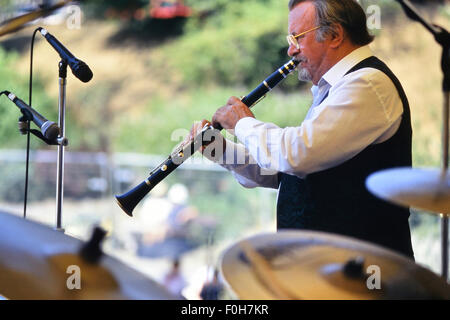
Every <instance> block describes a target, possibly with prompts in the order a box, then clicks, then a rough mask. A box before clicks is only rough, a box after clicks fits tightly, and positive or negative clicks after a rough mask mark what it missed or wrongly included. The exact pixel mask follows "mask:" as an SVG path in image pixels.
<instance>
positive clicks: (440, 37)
mask: <svg viewBox="0 0 450 320" xmlns="http://www.w3.org/2000/svg"><path fill="white" fill-rule="evenodd" d="M397 2H399V3H400V5H401V6H402V8H403V10H404V11H405V13H406V15H407V16H408V17H409V18H410V19H412V20H414V21H417V22H419V23H421V24H422V25H423V26H424V27H425V28H426V29H427V30H428V31H430V32H431V34H433V36H434V39H435V40H436V42H437V43H438V44H439V45H440V46H441V47H442V57H441V69H442V73H443V76H444V78H443V81H442V91H443V94H444V106H443V132H442V177H445V176H446V172H447V170H448V160H449V158H448V150H449V102H450V100H449V97H450V96H449V93H450V34H449V33H448V31H447V30H445V29H444V28H442V27H440V26H437V25H434V24H433V25H431V24H430V23H428V22H427V21H425V19H424V18H422V17H421V16H420V14H419V13H418V12H417V10H416V9H415V8H414V6H413V5H412V4H411V3H410V2H409V1H408V0H397ZM448 214H450V212H445V213H441V234H442V242H441V247H442V277H443V278H444V279H445V280H446V281H447V279H448Z"/></svg>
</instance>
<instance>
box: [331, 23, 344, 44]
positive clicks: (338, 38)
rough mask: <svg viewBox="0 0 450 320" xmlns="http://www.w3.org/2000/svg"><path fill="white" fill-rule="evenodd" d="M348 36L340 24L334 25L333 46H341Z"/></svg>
mask: <svg viewBox="0 0 450 320" xmlns="http://www.w3.org/2000/svg"><path fill="white" fill-rule="evenodd" d="M345 37H346V34H345V30H344V28H343V27H342V25H340V24H335V25H333V32H332V33H331V42H330V47H331V48H335V49H336V48H339V46H340V45H341V44H342V42H344V39H345Z"/></svg>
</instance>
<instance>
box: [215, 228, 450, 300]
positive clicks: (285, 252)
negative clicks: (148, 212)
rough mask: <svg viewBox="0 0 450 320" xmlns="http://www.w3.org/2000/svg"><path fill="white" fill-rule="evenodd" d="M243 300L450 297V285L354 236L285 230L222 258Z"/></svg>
mask: <svg viewBox="0 0 450 320" xmlns="http://www.w3.org/2000/svg"><path fill="white" fill-rule="evenodd" d="M221 271H222V275H223V277H224V279H225V282H226V284H227V286H228V287H229V289H230V290H231V291H232V292H233V293H234V294H235V295H236V296H237V297H238V298H239V299H243V300H247V299H250V300H272V299H313V300H321V299H327V300H329V299H337V300H348V299H351V300H352V299H357V300H360V299H370V300H372V299H373V300H385V299H450V286H449V285H448V284H447V282H446V281H445V280H444V279H442V278H441V277H439V276H438V275H436V274H434V273H433V272H431V271H429V270H428V269H426V268H424V267H421V266H419V265H418V264H416V263H414V261H413V260H411V259H409V258H407V257H405V256H403V255H401V254H398V253H396V252H394V251H392V250H388V249H385V248H382V247H379V246H377V245H374V244H371V243H368V242H365V241H361V240H357V239H354V238H350V237H345V236H340V235H334V234H327V233H323V232H314V231H299V230H283V231H278V232H277V233H261V234H257V235H254V236H251V237H248V238H245V239H243V240H241V241H239V242H237V243H235V244H233V245H232V246H230V247H229V248H227V249H226V250H225V251H224V253H223V254H222V257H221Z"/></svg>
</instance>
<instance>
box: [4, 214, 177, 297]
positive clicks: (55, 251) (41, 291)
mask: <svg viewBox="0 0 450 320" xmlns="http://www.w3.org/2000/svg"><path fill="white" fill-rule="evenodd" d="M103 237H104V231H103V230H101V229H95V230H94V232H93V235H92V237H91V239H90V241H89V242H88V243H84V242H83V241H80V240H78V239H76V238H73V237H71V236H68V235H66V234H64V233H61V232H58V231H56V230H53V229H52V228H50V227H48V226H44V225H42V224H39V223H36V222H32V221H29V220H24V219H22V218H20V217H17V216H13V215H11V214H7V213H1V212H0V294H1V295H2V296H4V297H6V298H8V299H21V300H28V299H51V300H55V299H58V300H60V299H63V300H65V299H69V300H72V299H96V300H97V299H100V300H103V299H114V300H115V299H120V300H122V299H132V300H135V299H145V300H150V299H154V300H174V299H178V298H177V297H174V296H173V295H171V294H170V293H169V292H168V291H167V290H166V289H165V288H163V287H162V286H160V285H159V284H158V283H156V282H155V281H153V280H151V279H149V278H148V277H146V276H144V275H143V274H141V273H139V272H137V271H135V270H134V269H132V268H130V267H128V266H126V265H125V264H123V263H122V262H120V261H119V260H117V259H115V258H113V257H110V256H108V255H106V254H100V255H99V254H98V253H99V252H101V250H100V243H101V239H102V238H103ZM80 248H81V249H80ZM92 248H94V249H93V250H92ZM80 251H81V253H80ZM100 257H101V259H100ZM77 268H78V269H77ZM77 270H78V271H80V272H79V275H80V286H81V288H80V289H77V288H76V287H75V288H71V287H70V284H71V279H72V278H74V277H75V276H76V271H77Z"/></svg>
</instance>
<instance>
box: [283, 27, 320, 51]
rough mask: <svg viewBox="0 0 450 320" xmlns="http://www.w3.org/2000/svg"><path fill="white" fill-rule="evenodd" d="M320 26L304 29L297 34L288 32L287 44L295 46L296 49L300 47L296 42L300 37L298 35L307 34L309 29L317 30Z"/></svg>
mask: <svg viewBox="0 0 450 320" xmlns="http://www.w3.org/2000/svg"><path fill="white" fill-rule="evenodd" d="M320 27H321V26H317V27H314V28H312V29H309V30H306V31H304V32H302V33H299V34H297V35H295V36H294V35H293V34H290V35H288V36H286V40H287V42H288V44H289V45H290V46H291V45H293V46H295V47H296V48H297V50H298V49H300V44H299V43H298V40H297V38H300V37H303V36H304V35H305V34H307V33H308V32H311V31H314V30H317V29H319V28H320Z"/></svg>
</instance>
